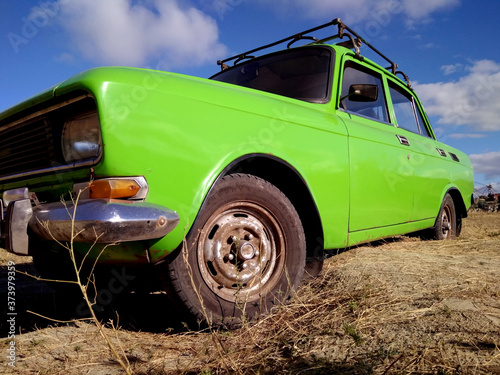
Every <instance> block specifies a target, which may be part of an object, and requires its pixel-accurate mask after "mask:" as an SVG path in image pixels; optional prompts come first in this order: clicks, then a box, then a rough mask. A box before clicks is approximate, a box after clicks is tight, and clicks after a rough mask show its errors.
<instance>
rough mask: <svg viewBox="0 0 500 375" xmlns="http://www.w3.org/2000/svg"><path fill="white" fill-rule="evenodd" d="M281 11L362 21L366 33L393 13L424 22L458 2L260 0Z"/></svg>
mask: <svg viewBox="0 0 500 375" xmlns="http://www.w3.org/2000/svg"><path fill="white" fill-rule="evenodd" d="M260 3H261V4H263V5H264V6H265V7H272V8H273V9H274V10H275V11H276V12H278V13H280V14H284V15H289V14H296V11H297V9H298V10H299V11H300V14H302V15H303V16H305V17H307V18H312V19H324V18H325V15H327V14H330V15H332V18H333V17H340V18H342V20H343V21H344V22H346V23H347V24H351V23H352V24H359V23H361V22H363V23H365V29H366V30H364V31H365V32H367V33H368V34H370V30H371V31H373V30H374V29H375V28H377V27H383V26H386V25H387V24H388V23H389V22H391V20H392V19H393V18H394V17H400V16H401V15H404V16H406V17H407V21H409V23H408V24H409V25H410V26H411V25H413V24H415V23H416V22H418V23H423V22H427V20H426V19H425V18H427V17H429V16H430V15H431V14H432V13H433V12H436V11H440V10H446V9H451V8H453V7H456V6H458V5H460V0H419V1H415V0H379V1H373V0H274V1H268V0H260Z"/></svg>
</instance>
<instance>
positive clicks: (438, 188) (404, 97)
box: [388, 79, 451, 221]
mask: <svg viewBox="0 0 500 375" xmlns="http://www.w3.org/2000/svg"><path fill="white" fill-rule="evenodd" d="M388 86H389V92H390V96H391V100H392V105H393V109H394V117H395V122H396V124H397V127H398V131H399V134H401V135H403V136H405V137H406V138H407V139H408V142H409V143H410V148H411V150H412V154H411V158H410V164H411V167H412V169H413V170H414V173H415V197H414V207H413V213H412V216H411V220H412V221H418V220H423V219H429V218H434V217H436V216H437V214H438V211H439V208H440V206H441V199H442V196H441V195H442V193H443V189H444V188H445V187H446V186H447V185H448V184H449V183H450V181H451V175H450V166H449V164H448V163H447V161H451V157H450V156H449V155H448V154H447V153H446V152H445V150H442V149H440V148H439V147H437V142H436V140H435V139H434V137H433V135H432V133H431V131H430V130H429V129H430V127H428V125H427V123H426V121H425V118H424V116H423V112H422V110H421V108H420V107H419V105H418V102H417V100H416V99H415V97H414V96H413V94H412V92H410V90H408V88H406V87H403V86H402V85H400V84H398V83H397V82H395V81H393V80H392V79H389V81H388Z"/></svg>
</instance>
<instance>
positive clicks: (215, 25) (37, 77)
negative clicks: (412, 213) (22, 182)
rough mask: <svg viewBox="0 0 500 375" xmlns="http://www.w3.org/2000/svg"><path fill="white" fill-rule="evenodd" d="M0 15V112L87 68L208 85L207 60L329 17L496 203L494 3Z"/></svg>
mask: <svg viewBox="0 0 500 375" xmlns="http://www.w3.org/2000/svg"><path fill="white" fill-rule="evenodd" d="M1 9H2V11H1V13H0V20H1V22H0V67H1V68H0V111H2V110H4V109H6V108H8V107H10V106H11V105H13V104H15V103H17V102H19V101H22V100H24V99H26V98H28V97H30V96H32V95H34V94H36V93H37V92H39V91H42V90H44V89H46V88H48V87H50V86H52V85H54V84H56V83H58V82H60V81H62V80H64V79H66V78H69V77H70V76H72V75H74V74H76V73H78V72H80V71H82V70H86V69H89V68H92V67H95V66H102V65H126V66H137V67H148V68H155V69H161V70H168V71H173V72H179V73H185V74H190V75H196V76H201V77H208V76H210V75H212V74H213V73H215V72H217V71H218V66H217V65H216V61H217V60H218V59H221V58H224V57H228V56H232V55H233V54H236V53H238V52H242V51H244V50H248V49H252V48H254V47H257V46H260V45H263V44H266V43H269V42H273V41H275V40H277V39H281V38H283V37H286V36H289V35H292V34H294V33H297V32H299V31H303V30H305V29H309V28H312V27H315V26H318V25H320V24H323V23H326V22H329V21H331V20H332V19H334V18H337V17H340V18H342V20H343V21H345V22H346V23H347V24H348V25H349V26H351V27H352V28H353V29H355V30H356V31H358V33H360V34H361V35H362V36H364V37H365V38H366V39H367V40H369V41H370V42H371V43H373V44H374V45H375V46H376V47H377V48H378V49H379V50H381V51H382V52H384V53H385V54H386V55H387V56H388V57H390V58H391V59H393V60H394V61H395V62H397V63H398V64H399V66H400V69H401V70H403V71H404V72H405V73H406V74H408V75H409V76H410V79H411V80H412V82H413V84H414V88H415V90H416V91H417V93H418V94H419V96H420V98H421V99H422V101H423V103H424V106H425V108H426V110H427V112H428V114H429V115H430V117H431V121H432V122H433V127H434V129H435V132H436V133H437V135H438V138H439V140H441V141H443V142H445V143H448V144H450V145H452V146H454V147H457V148H459V149H461V150H462V151H464V152H466V153H467V154H469V155H470V157H471V160H472V161H473V163H474V166H475V171H476V183H477V184H478V185H480V184H486V183H493V184H494V188H495V190H496V191H497V192H500V142H499V141H500V100H498V99H497V91H500V49H499V48H498V43H499V42H498V38H499V36H500V26H499V23H498V19H497V18H498V15H499V14H500V1H494V0H475V1H473V0H418V1H415V0H380V1H376V0H274V1H270V0H191V1H185V0H184V1H181V0H31V1H28V0H6V1H3V2H2V6H1ZM331 31H332V34H333V33H334V31H335V30H334V29H332V30H331ZM363 52H365V50H363ZM366 53H368V52H366Z"/></svg>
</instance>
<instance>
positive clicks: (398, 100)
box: [389, 84, 430, 137]
mask: <svg viewBox="0 0 500 375" xmlns="http://www.w3.org/2000/svg"><path fill="white" fill-rule="evenodd" d="M389 91H390V93H391V99H392V105H393V107H394V113H395V115H396V122H397V124H398V127H400V128H402V129H406V130H409V131H411V132H413V133H416V134H422V135H424V136H426V137H430V135H429V132H428V131H427V128H426V126H425V123H424V120H423V117H422V114H421V113H420V111H419V109H418V107H417V106H416V103H415V100H414V99H413V97H412V96H411V95H409V94H407V93H405V92H404V91H403V90H402V89H401V88H398V87H397V86H395V85H393V84H390V89H389Z"/></svg>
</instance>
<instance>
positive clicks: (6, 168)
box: [0, 118, 60, 178]
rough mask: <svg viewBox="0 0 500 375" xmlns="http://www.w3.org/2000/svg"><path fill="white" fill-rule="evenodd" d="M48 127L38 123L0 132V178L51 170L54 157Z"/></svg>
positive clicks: (43, 120)
mask: <svg viewBox="0 0 500 375" xmlns="http://www.w3.org/2000/svg"><path fill="white" fill-rule="evenodd" d="M54 142H59V143H60V138H59V139H54V135H53V130H52V126H51V123H50V121H49V120H48V119H46V118H44V119H39V120H35V121H32V122H29V123H25V124H21V125H19V126H15V127H11V128H8V129H6V130H3V131H1V132H0V150H1V151H0V178H1V177H5V176H10V175H16V174H22V173H26V172H31V171H36V170H42V169H47V168H52V167H54V164H55V163H56V160H57V158H56V153H55V149H54Z"/></svg>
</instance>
